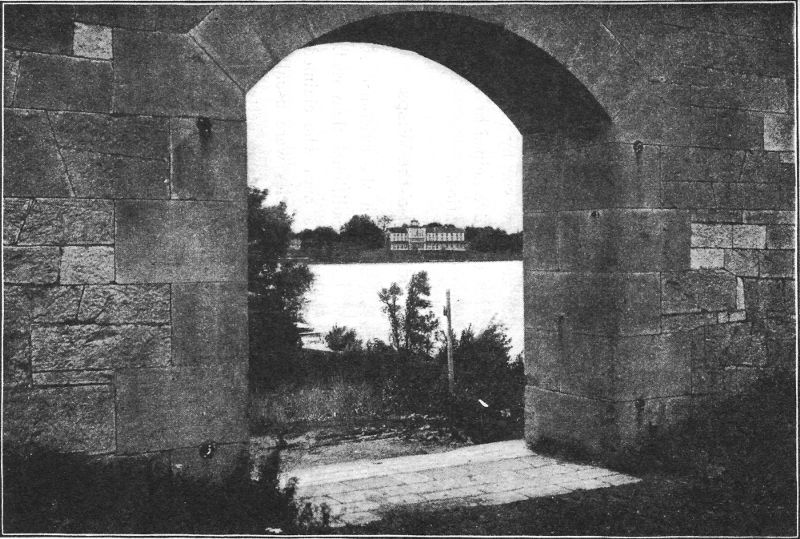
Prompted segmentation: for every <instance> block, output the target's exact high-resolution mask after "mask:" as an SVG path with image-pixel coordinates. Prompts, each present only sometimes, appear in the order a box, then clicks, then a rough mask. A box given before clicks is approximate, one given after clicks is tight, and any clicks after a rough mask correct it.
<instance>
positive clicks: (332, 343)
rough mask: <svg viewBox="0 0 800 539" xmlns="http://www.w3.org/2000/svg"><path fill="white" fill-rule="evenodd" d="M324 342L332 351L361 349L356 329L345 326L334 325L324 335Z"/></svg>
mask: <svg viewBox="0 0 800 539" xmlns="http://www.w3.org/2000/svg"><path fill="white" fill-rule="evenodd" d="M325 342H326V343H328V348H330V349H331V350H333V351H334V352H354V351H357V350H361V349H362V342H361V339H359V338H358V336H357V335H356V330H354V329H348V328H347V326H341V327H340V326H336V325H334V326H333V327H332V328H331V330H330V331H329V332H328V334H327V335H325Z"/></svg>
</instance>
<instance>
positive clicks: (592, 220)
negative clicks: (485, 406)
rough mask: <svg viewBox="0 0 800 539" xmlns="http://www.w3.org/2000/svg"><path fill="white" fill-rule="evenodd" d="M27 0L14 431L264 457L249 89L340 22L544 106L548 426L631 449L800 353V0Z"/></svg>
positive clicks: (525, 111) (544, 423) (220, 458)
mask: <svg viewBox="0 0 800 539" xmlns="http://www.w3.org/2000/svg"><path fill="white" fill-rule="evenodd" d="M5 14H6V16H5V19H4V24H5V35H6V47H7V49H8V50H7V51H6V56H5V68H6V77H5V80H6V86H5V88H4V92H5V97H6V99H5V155H4V158H5V159H4V167H5V170H4V172H5V178H4V179H5V182H4V203H5V212H4V244H5V245H6V247H5V267H4V270H5V271H4V287H5V292H6V300H5V301H6V303H5V306H6V315H7V317H8V318H7V320H11V321H12V322H13V323H12V324H9V323H8V322H7V323H6V326H5V330H6V332H5V335H4V338H6V339H7V342H6V348H5V349H6V351H7V353H6V354H4V362H5V366H6V368H5V378H4V388H5V391H4V402H5V408H4V433H5V437H6V439H14V438H31V437H33V438H35V439H37V440H40V441H43V442H46V443H51V444H53V445H56V446H58V447H61V448H64V449H67V450H79V451H88V452H92V453H105V454H114V455H131V454H147V453H151V454H158V455H167V457H168V458H169V460H170V461H171V462H172V463H173V464H174V465H177V464H181V465H183V466H184V468H185V469H187V470H190V471H192V472H193V473H218V471H219V470H224V469H226V467H229V465H230V464H231V463H232V462H233V461H234V460H235V459H236V458H237V456H238V455H239V453H240V452H241V450H242V447H243V445H242V443H243V442H244V441H245V440H246V439H247V431H246V422H245V408H246V407H245V403H244V399H243V398H241V397H242V395H243V394H244V387H245V376H244V371H245V366H246V361H247V354H246V345H245V343H246V342H247V335H246V334H245V332H243V331H242V329H241V328H243V327H246V324H245V323H243V317H246V306H245V292H244V290H245V279H246V277H245V275H246V273H245V258H244V253H245V239H246V238H245V234H244V231H245V226H244V212H243V211H242V208H243V206H244V203H243V202H244V198H245V188H246V177H245V176H246V172H245V171H246V167H245V166H244V164H245V157H244V156H245V137H246V129H245V124H244V120H245V118H244V110H245V109H244V95H245V92H246V90H247V89H248V88H250V87H251V86H252V85H253V84H255V82H256V81H258V80H259V79H260V78H261V77H262V76H263V75H264V74H265V73H266V72H267V71H268V70H269V69H270V68H271V67H272V66H274V65H276V64H277V62H279V61H280V60H281V59H282V58H283V57H285V56H286V55H287V54H289V53H290V52H292V51H293V50H296V49H297V48H300V47H303V46H306V45H308V44H311V43H315V42H322V41H324V40H326V39H328V40H332V39H333V40H335V39H353V40H372V39H379V38H380V39H386V40H394V41H393V44H392V46H401V47H402V46H403V45H404V46H405V47H406V48H410V49H411V50H415V48H416V49H418V52H421V53H422V54H424V55H426V56H429V57H431V58H432V59H433V60H435V61H440V62H441V63H443V64H445V65H447V66H448V67H450V68H451V69H453V70H454V71H456V72H457V73H459V74H461V75H462V76H465V78H467V79H468V80H471V81H473V83H474V84H476V86H478V87H479V88H481V89H482V90H483V91H484V92H485V93H487V95H489V96H490V97H491V98H493V99H494V100H496V102H497V103H498V105H500V107H501V108H502V109H503V110H504V111H505V112H506V113H507V114H508V115H509V117H510V118H512V120H514V121H515V123H516V124H517V125H518V126H520V125H522V126H525V129H520V130H521V131H522V132H523V134H525V140H524V142H525V143H524V172H523V174H524V186H523V196H524V210H525V223H524V229H525V273H526V275H525V279H526V281H525V283H526V285H525V309H526V310H525V319H526V347H525V348H526V351H527V357H526V369H527V375H528V390H527V396H526V399H527V400H526V407H527V413H528V419H527V433H526V438H527V439H528V441H529V442H536V441H538V440H541V439H544V438H552V439H555V440H558V441H561V442H568V443H577V444H579V445H581V446H583V447H585V448H588V449H590V450H593V451H595V452H598V453H601V454H606V455H608V454H611V453H614V452H616V451H618V450H620V449H621V448H623V447H625V446H627V445H636V444H638V443H640V442H641V441H643V440H644V439H646V437H647V436H650V435H651V434H652V433H653V432H659V431H660V430H663V428H665V427H667V426H669V425H670V424H673V423H676V422H679V421H681V420H683V419H685V418H686V417H688V416H689V414H690V412H691V409H692V407H694V406H698V405H700V406H701V405H702V404H703V403H705V402H707V401H708V400H710V399H714V398H717V397H719V396H724V395H725V394H726V393H730V392H732V391H736V390H737V388H740V387H744V386H745V385H746V383H747V381H748V380H752V379H754V378H755V377H756V376H757V375H758V373H759V372H761V370H763V369H764V368H778V367H782V368H793V358H794V337H793V336H794V322H793V321H792V315H793V312H794V306H793V302H792V301H790V300H789V299H787V297H789V298H790V297H793V294H794V279H793V260H794V252H793V243H792V241H791V239H792V233H793V230H794V227H793V223H794V214H793V211H792V210H793V209H794V200H795V191H794V189H795V185H794V181H793V175H792V174H793V172H792V171H793V162H794V159H795V157H794V146H793V140H792V137H793V132H794V124H793V118H792V114H791V112H792V110H793V109H792V105H791V103H790V100H789V95H790V94H791V92H789V88H792V81H793V75H794V67H793V66H794V63H793V52H792V51H793V49H792V45H791V43H792V30H791V24H790V21H791V16H790V15H791V6H779V5H774V6H757V7H752V6H750V7H743V6H697V7H696V6H684V5H676V6H544V5H491V6H488V5H487V6H484V5H475V6H470V5H436V6H427V5H425V6H409V5H399V6H389V5H332V6H328V5H314V6H311V5H262V6H155V5H154V6H88V5H81V6H42V5H30V6H23V5H20V6H8V7H7V8H6V11H5ZM451 25H452V26H451ZM453 27H458V28H459V30H460V33H459V34H458V35H455V34H456V33H455V32H453V33H450V34H448V32H447V31H446V29H447V28H453ZM434 31H435V32H436V34H437V35H439V36H448V35H449V39H456V38H458V37H459V35H469V36H471V37H474V38H475V39H476V40H477V42H479V43H481V44H482V47H483V48H482V49H481V50H475V49H472V50H471V51H470V49H469V48H468V46H469V43H466V44H465V43H461V44H460V45H458V47H455V45H454V44H453V43H455V42H451V43H450V45H449V46H437V40H432V39H427V38H426V36H430V35H431V33H432V32H434ZM378 33H379V34H380V36H376V34H378ZM764 35H768V36H770V37H769V39H764ZM439 43H441V42H439ZM388 44H391V43H388ZM515 44H516V45H515ZM448 47H449V50H448ZM465 47H466V48H465ZM453 48H459V49H461V50H458V51H453V50H452V49H453ZM492 51H502V54H498V55H496V56H492ZM515 51H519V55H517V54H516V53H515ZM454 52H457V53H458V54H454ZM468 52H471V53H472V54H466V53H468ZM514 62H520V64H519V65H518V66H517V67H518V68H514V69H509V68H508V66H513V65H515V64H514ZM709 63H712V64H713V67H712V68H709V67H708V65H709ZM501 65H502V66H504V67H503V69H502V73H499V72H494V71H486V70H487V69H492V68H497V67H498V66H501ZM531 66H536V69H537V71H536V72H533V71H531V70H530V67H531ZM539 72H541V73H546V74H547V75H546V77H545V79H540V78H537V77H536V76H535V75H536V74H537V73H539ZM486 73H489V74H491V76H486ZM481 74H483V76H481ZM540 80H546V84H541V83H540ZM529 88H535V89H536V91H535V92H529V91H528V90H529ZM555 88H557V89H558V90H559V91H561V93H556V92H554V91H551V90H552V89H555ZM550 111H552V113H550ZM537 119H542V120H543V121H539V123H538V124H537ZM6 232H8V234H6ZM87 261H91V262H90V263H87ZM243 345H244V346H243ZM731 367H735V368H731ZM220 388H221V390H220ZM240 390H241V391H240ZM31 425H35V428H33V427H31ZM208 440H213V441H215V442H216V443H217V444H218V447H219V449H218V451H217V456H216V457H215V459H212V460H211V461H208V460H202V459H200V457H199V456H198V451H197V447H198V445H199V444H201V443H203V442H206V441H208Z"/></svg>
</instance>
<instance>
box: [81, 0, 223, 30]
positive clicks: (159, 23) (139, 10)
mask: <svg viewBox="0 0 800 539" xmlns="http://www.w3.org/2000/svg"><path fill="white" fill-rule="evenodd" d="M210 10H211V7H210V6H202V5H201V6H191V5H186V4H183V5H168V6H162V5H119V4H117V5H111V4H105V5H85V6H80V5H79V6H76V7H75V19H76V20H78V21H81V22H85V23H90V24H101V25H105V26H114V27H117V28H127V29H130V30H148V31H153V30H155V31H158V30H163V31H166V32H179V33H183V32H187V31H189V30H190V29H191V28H192V27H194V26H195V25H196V24H197V23H198V22H199V21H200V20H201V19H202V18H203V17H204V16H205V15H206V14H207V13H208V12H209V11H210Z"/></svg>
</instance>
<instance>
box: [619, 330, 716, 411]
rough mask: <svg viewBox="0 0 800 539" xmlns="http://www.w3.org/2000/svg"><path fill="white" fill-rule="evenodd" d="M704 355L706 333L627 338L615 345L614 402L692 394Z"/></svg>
mask: <svg viewBox="0 0 800 539" xmlns="http://www.w3.org/2000/svg"><path fill="white" fill-rule="evenodd" d="M702 352H703V330H702V329H700V330H695V331H691V332H674V333H664V334H661V335H640V336H633V337H624V338H621V339H619V340H618V341H617V342H616V343H615V351H614V382H613V383H614V399H615V400H635V399H652V398H655V397H671V396H676V395H688V394H689V393H690V392H691V369H692V362H693V361H694V359H695V358H698V357H701V356H702Z"/></svg>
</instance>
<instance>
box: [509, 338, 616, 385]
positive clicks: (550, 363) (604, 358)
mask: <svg viewBox="0 0 800 539" xmlns="http://www.w3.org/2000/svg"><path fill="white" fill-rule="evenodd" d="M613 373H614V343H613V340H612V339H611V338H610V337H597V336H593V335H574V334H558V333H544V332H538V331H533V330H526V332H525V374H526V376H527V379H528V383H529V384H530V385H532V386H535V387H539V388H541V389H547V390H551V391H557V392H559V393H569V394H571V395H578V396H582V397H590V398H595V399H609V398H612V397H613V392H614V376H613Z"/></svg>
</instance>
